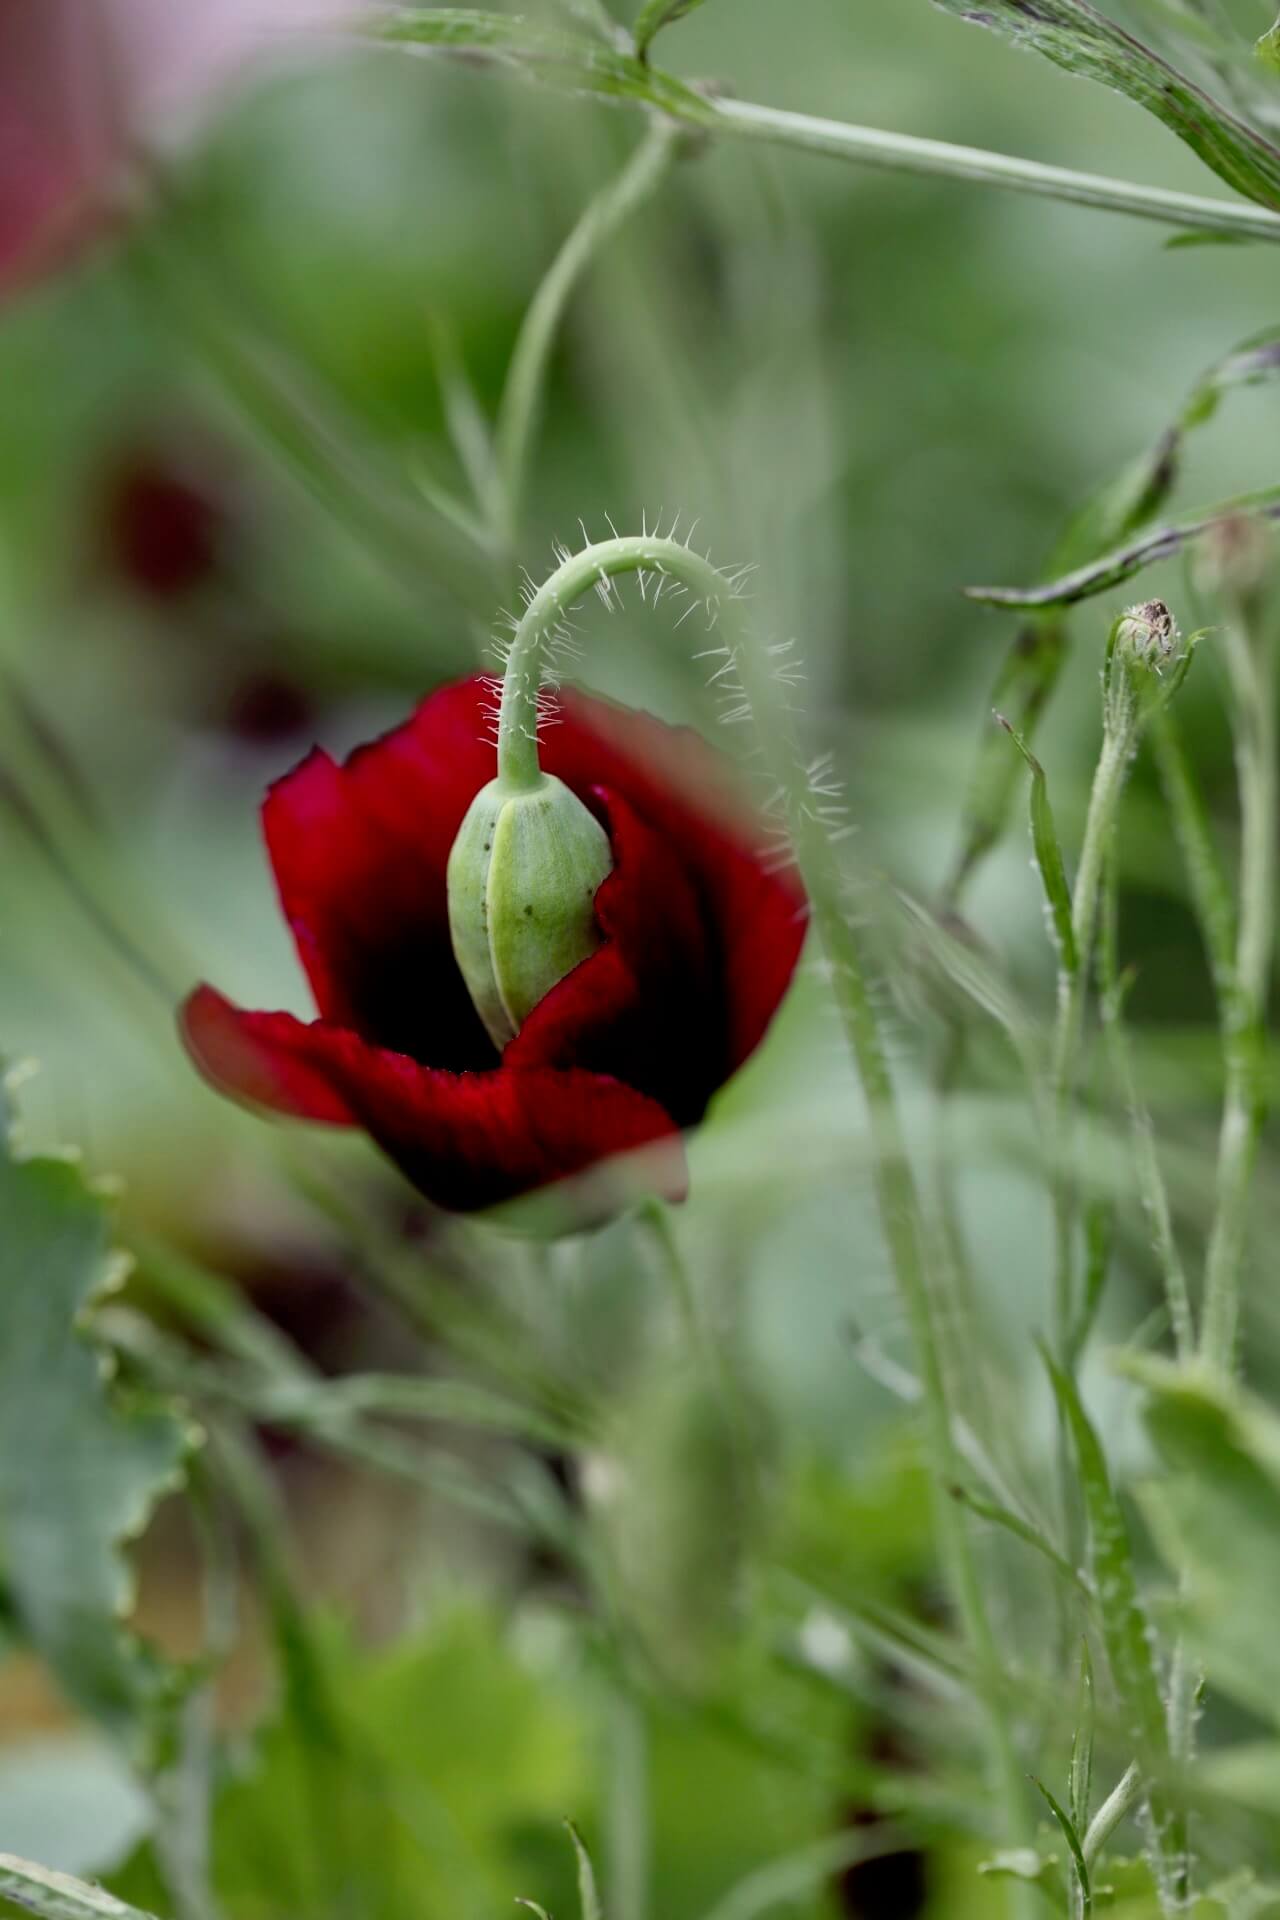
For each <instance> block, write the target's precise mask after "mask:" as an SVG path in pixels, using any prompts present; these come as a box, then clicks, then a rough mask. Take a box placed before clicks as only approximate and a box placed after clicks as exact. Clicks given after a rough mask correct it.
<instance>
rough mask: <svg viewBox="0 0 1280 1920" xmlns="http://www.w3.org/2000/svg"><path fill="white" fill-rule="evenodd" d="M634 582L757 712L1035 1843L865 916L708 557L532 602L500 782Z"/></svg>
mask: <svg viewBox="0 0 1280 1920" xmlns="http://www.w3.org/2000/svg"><path fill="white" fill-rule="evenodd" d="M626 573H652V574H655V575H659V576H662V575H667V576H670V577H671V578H672V579H674V580H675V581H676V582H677V585H678V587H679V588H682V589H683V590H684V591H685V592H686V593H687V594H689V595H691V596H692V598H693V600H694V602H695V604H697V603H701V605H702V607H703V609H704V610H705V616H706V625H707V626H708V627H711V628H715V627H717V626H722V627H723V628H724V629H726V630H725V631H723V632H722V639H723V643H724V646H723V650H724V654H725V658H726V662H727V663H729V664H731V665H732V666H733V667H734V668H736V670H737V673H738V676H739V679H740V682H741V687H742V692H743V696H744V700H745V703H746V706H747V708H748V710H749V711H750V712H751V713H752V714H753V715H754V716H755V717H756V720H757V731H758V734H759V738H760V744H761V747H762V749H763V751H764V753H765V756H766V760H767V763H768V769H769V773H770V776H771V777H772V778H774V779H775V780H776V781H777V784H778V789H779V795H780V798H781V800H782V802H783V803H784V805H785V808H786V814H787V820H788V825H789V828H790V831H791V835H792V840H793V844H794V848H795V854H796V860H797V863H798V865H799V868H800V873H801V877H802V878H803V880H804V883H805V886H806V888H807V890H808V894H809V899H810V902H811V906H812V911H813V918H814V922H815V926H816V928H817V932H818V934H819V937H820V939H821V942H822V945H823V948H824V950H825V953H826V957H827V961H828V964H829V966H830V969H831V976H832V983H833V991H834V994H835V998H836V1003H837V1006H838V1008H839V1012H840V1016H841V1020H842V1022H843V1025H844V1029H845V1034H846V1037H847V1039H848V1042H849V1046H850V1050H851V1052H852V1054H853V1057H854V1062H855V1065H856V1067H857V1070H858V1075H859V1078H860V1080H861V1082H862V1088H863V1093H864V1095H865V1098H866V1102H867V1109H868V1118H869V1123H870V1127H871V1136H872V1157H873V1167H874V1179H875V1188H876V1196H877V1200H878V1203H879V1211H880V1219H881V1225H882V1228H883V1231H884V1236H885V1240H886V1243H887V1245H888V1249H889V1256H890V1260H891V1263H892V1266H893V1270H894V1276H895V1279H896V1282H897V1286H898V1290H899V1293H900V1295H901V1298H902V1302H903V1306H904V1309H905V1312H906V1316H907V1320H908V1324H909V1326H910V1330H911V1336H912V1341H913V1344H914V1347H915V1351H916V1361H917V1366H918V1369H919V1376H920V1383H921V1389H922V1410H923V1415H924V1423H925V1436H926V1443H927V1446H928V1450H929V1456H930V1464H931V1466H932V1470H933V1471H932V1478H933V1483H934V1486H935V1489H936V1490H937V1495H938V1499H937V1523H938V1529H939V1538H940V1545H941V1549H942V1553H943V1557H944V1560H945V1563H946V1565H947V1569H948V1573H949V1576H950V1580H951V1584H952V1589H953V1592H954V1594H955V1599H956V1604H957V1607H958V1609H959V1612H960V1616H961V1619H962V1620H963V1623H964V1627H965V1632H966V1637H967V1639H968V1641H969V1644H970V1647H971V1648H972V1651H973V1655H974V1660H975V1663H976V1665H977V1668H978V1672H979V1675H980V1680H981V1684H982V1692H983V1696H984V1701H985V1704H986V1707H987V1715H988V1720H987V1733H988V1744H989V1748H990V1755H991V1762H992V1767H993V1773H994V1775H995V1777H996V1781H997V1784H998V1785H999V1787H1000V1790H1001V1793H1002V1796H1003V1799H1004V1802H1005V1805H1006V1808H1007V1810H1008V1817H1009V1820H1010V1823H1011V1827H1012V1830H1013V1833H1014V1836H1015V1837H1021V1836H1024V1835H1025V1831H1026V1805H1025V1793H1024V1786H1023V1771H1022V1767H1021V1763H1020V1761H1019V1757H1018V1753H1017V1748H1016V1745H1015V1742H1014V1739H1013V1734H1012V1730H1011V1727H1010V1724H1009V1720H1008V1716H1007V1712H1006V1705H1005V1700H1004V1688H1003V1683H1002V1675H1001V1659H1000V1654H999V1650H998V1648H997V1645H996V1640H995V1635H994V1632H993V1630H992V1626H991V1621H990V1617H989V1615H988V1612H987V1603H986V1595H985V1592H984V1589H983V1584H982V1580H981V1577H980V1574H979V1570H978V1565H977V1561H976V1558H975V1556H974V1552H973V1547H972V1542H971V1540H970V1537H969V1532H968V1528H967V1525H966V1522H965V1518H964V1515H963V1513H962V1512H961V1511H960V1509H959V1507H958V1505H957V1503H956V1502H955V1501H954V1500H952V1499H951V1498H950V1497H949V1493H948V1489H949V1488H951V1487H952V1486H954V1485H955V1484H956V1483H957V1481H958V1480H959V1479H961V1478H962V1475H961V1472H960V1459H959V1455H958V1453H957V1450H956V1444H955V1438H954V1431H953V1425H952V1418H951V1409H950V1406H949V1404H948V1397H947V1389H946V1377H945V1372H944V1368H943V1360H942V1353H941V1348H940V1343H939V1339H938V1333H937V1326H936V1320H935V1314H934V1310H933V1302H932V1299H931V1295H930V1287H929V1278H928V1270H927V1262H926V1242H925V1233H924V1225H923V1219H922V1214H921V1208H920V1201H919V1196H918V1194H917V1190H916V1184H915V1179H914V1176H913V1173H912V1170H911V1166H910V1162H909V1159H908V1155H907V1150H906V1141H905V1138H904V1135H903V1132H902V1122H901V1117H900V1115H899V1112H898V1105H897V1099H896V1095H895V1090H894V1085H893V1079H892V1075H891V1073H890V1070H889V1061H888V1056H887V1053H886V1050H885V1045H884V1040H883V1036H882V1034H881V1031H880V1021H879V1016H878V1014H877V1012H876V1009H875V1003H874V1000H873V997H872V992H871V987H870V982H869V978H868V969H867V966H866V962H865V960H864V958H863V954H862V950H861V946H860V942H859V939H858V935H857V931H856V915H855V914H852V913H850V912H849V911H848V908H847V903H846V902H845V901H844V899H843V898H842V897H841V891H840V887H839V883H838V879H837V876H836V874H835V871H834V865H833V862H832V859H831V848H830V841H829V839H828V835H827V829H826V826H825V824H824V822H823V820H822V818H821V816H820V814H819V812H818V809H817V807H816V806H815V802H814V796H813V793H812V791H811V788H810V785H809V780H808V777H807V774H806V771H805V768H804V766H803V763H802V760H801V757H800V756H799V754H798V753H797V751H796V750H795V747H794V743H793V742H791V741H790V739H789V737H788V736H789V727H788V725H787V721H786V718H785V715H782V714H779V713H778V712H777V711H776V708H777V705H778V700H777V689H776V686H775V684H774V681H773V678H772V674H771V672H770V671H769V668H768V665H767V662H766V661H764V660H762V658H761V655H762V652H763V650H762V649H759V648H757V647H756V646H754V645H752V644H749V643H748V642H746V641H745V639H744V637H743V635H742V634H741V632H740V631H738V630H737V629H736V628H735V627H734V626H733V625H732V611H733V604H734V596H733V589H732V583H731V582H730V581H728V580H726V578H725V577H724V576H723V575H721V574H720V573H719V572H718V571H717V570H716V568H715V567H714V566H712V564H711V562H710V561H709V560H706V559H704V558H703V557H702V556H701V555H700V554H697V553H695V552H693V551H692V549H690V548H689V547H686V546H683V545H681V544H680V542H679V541H677V540H674V539H671V538H666V539H663V538H660V537H658V536H657V535H638V536H631V537H629V538H621V539H614V540H605V541H601V542H599V543H598V544H596V545H593V546H588V547H586V548H584V549H583V550H582V552H580V553H577V554H573V555H570V556H568V557H567V558H566V559H565V560H564V561H563V562H562V564H561V565H560V566H559V567H558V568H557V569H556V571H555V572H554V573H553V574H552V575H551V576H550V577H549V578H548V579H547V580H546V581H545V582H544V583H543V585H542V586H541V587H540V588H539V590H538V591H537V593H536V594H534V596H533V598H532V599H531V600H530V602H529V605H528V607H527V608H526V609H525V613H524V617H523V619H522V620H521V621H520V623H519V626H518V628H517V630H516V635H515V639H514V641H513V642H512V646H511V652H510V655H509V658H508V663H507V672H506V678H505V680H504V683H503V691H502V705H501V710H500V714H499V722H498V777H499V779H501V780H504V781H507V782H509V783H510V784H511V785H513V786H514V787H517V788H525V789H527V788H528V787H529V786H530V785H532V784H536V782H537V780H538V779H539V778H540V777H541V775H540V772H539V767H538V749H537V699H538V690H539V686H540V684H541V679H542V671H543V655H544V650H545V646H546V642H547V639H548V636H550V635H551V634H553V633H554V631H555V629H556V626H557V624H558V623H559V622H560V620H561V619H562V618H563V616H564V615H565V614H566V613H567V612H569V611H570V610H571V608H572V607H573V606H574V605H575V604H576V603H577V601H579V600H580V599H581V598H582V596H583V595H584V594H585V593H587V592H588V591H589V590H591V589H593V588H597V587H598V588H599V590H600V593H601V597H602V598H605V597H606V596H607V594H608V582H609V580H610V579H612V578H613V577H614V576H616V575H619V574H626Z"/></svg>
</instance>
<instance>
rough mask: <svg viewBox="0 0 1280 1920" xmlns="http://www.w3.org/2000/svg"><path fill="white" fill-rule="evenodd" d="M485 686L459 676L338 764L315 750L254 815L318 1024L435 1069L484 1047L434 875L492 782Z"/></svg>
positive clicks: (479, 1056)
mask: <svg viewBox="0 0 1280 1920" xmlns="http://www.w3.org/2000/svg"><path fill="white" fill-rule="evenodd" d="M491 701H492V694H491V691H490V689H488V688H487V687H486V685H485V684H484V683H483V682H482V681H480V680H465V681H460V682H459V683H457V684H456V685H454V686H450V687H444V688H442V689H441V690H440V692H439V693H436V694H433V695H432V696H431V697H430V699H428V700H425V701H423V703H422V705H421V706H420V707H419V708H418V710H417V712H416V713H415V714H414V715H413V717H412V719H411V720H409V721H408V722H406V724H405V725H403V726H401V727H397V728H395V729H394V731H393V732H391V733H388V734H385V735H383V737H382V738H381V739H379V740H374V741H372V742H370V744H369V745H368V746H364V747H360V748H358V749H357V750H356V752H355V753H353V754H352V755H351V757H350V759H349V760H347V761H346V763H345V764H343V765H341V766H340V765H338V764H337V763H336V762H334V761H333V760H331V759H330V758H329V756H328V755H327V754H325V753H321V752H318V751H317V752H314V753H311V754H309V755H308V756H307V758H306V759H305V760H304V761H303V762H302V764H301V765H300V766H298V767H295V768H294V770H293V771H292V773H288V774H286V775H285V777H284V778H283V779H282V780H279V781H277V782H276V784H275V786H273V787H272V789H271V791H270V793H269V794H268V796H267V799H266V803H265V805H264V806H263V810H262V820H263V830H264V832H265V834H266V840H267V848H268V851H269V853H270V855H271V864H272V866H273V868H274V870H275V876H276V885H277V887H278V888H279V892H280V901H281V905H282V906H283V908H284V912H285V916H286V918H287V919H288V922H289V925H290V927H291V928H292V930H293V936H294V939H295V941H296V943H297V948H298V954H299V957H300V959H301V961H302V964H303V966H304V967H305V969H306V972H307V977H308V979H309V980H310V982H311V989H312V992H313V993H314V994H315V997H316V1005H317V1007H318V1008H319V1011H320V1013H321V1015H322V1016H323V1017H324V1018H325V1019H326V1020H332V1021H335V1022H337V1023H338V1024H339V1025H342V1026H346V1027H351V1028H352V1029H353V1030H354V1031H355V1032H357V1033H360V1034H362V1035H363V1036H364V1037H365V1039H367V1040H371V1041H373V1042H374V1043H375V1044H376V1045H379V1046H384V1047H390V1048H393V1049H394V1050H395V1051H396V1052H398V1053H407V1054H411V1055H412V1056H413V1058H414V1059H415V1060H422V1061H425V1062H427V1063H428V1064H430V1065H431V1066H435V1067H445V1068H448V1069H451V1070H462V1069H464V1068H468V1067H483V1066H489V1065H492V1064H493V1062H494V1051H493V1047H492V1045H491V1043H490V1041H489V1038H488V1035H487V1034H486V1033H485V1031H484V1028H483V1026H482V1025H481V1022H480V1019H479V1016H478V1015H477V1013H476V1011H475V1008H474V1006H473V1005H472V1001H471V996H470V994H469V993H468V992H467V989H466V987H465V985H464V984H463V981H462V977H461V975H460V974H459V972H458V968H457V965H456V963H455V961H454V958H453V948H452V946H451V944H450V940H449V915H448V901H447V897H446V892H445V869H446V866H447V864H448V859H449V850H450V848H451V847H452V845H453V842H454V838H455V836H456V834H457V831H458V828H459V827H460V826H461V824H462V817H463V815H464V814H465V812H466V810H467V808H468V806H469V805H470V804H471V801H472V799H473V798H474V796H475V794H476V793H477V792H478V791H479V789H480V788H481V787H482V786H483V785H484V784H485V782H486V781H488V780H490V779H492V777H493V773H494V749H493V745H492V742H491V740H490V739H489V738H488V737H487V728H488V723H487V718H486V711H485V709H486V706H487V705H488V704H491Z"/></svg>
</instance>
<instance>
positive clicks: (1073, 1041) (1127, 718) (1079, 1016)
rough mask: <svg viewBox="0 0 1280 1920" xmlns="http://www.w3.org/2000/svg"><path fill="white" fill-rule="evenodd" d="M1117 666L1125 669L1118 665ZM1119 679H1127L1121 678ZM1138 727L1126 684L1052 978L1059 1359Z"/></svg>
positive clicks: (1066, 1335) (1067, 1337)
mask: <svg viewBox="0 0 1280 1920" xmlns="http://www.w3.org/2000/svg"><path fill="white" fill-rule="evenodd" d="M1116 671H1117V674H1123V673H1124V669H1123V668H1122V667H1117V669H1116ZM1125 678H1126V681H1127V675H1125ZM1138 726H1139V713H1138V704H1137V700H1136V697H1135V696H1134V694H1133V689H1132V687H1131V686H1129V688H1128V695H1127V697H1125V698H1122V699H1121V700H1119V701H1117V703H1116V711H1115V713H1114V715H1113V716H1112V717H1111V718H1110V719H1109V720H1108V724H1107V726H1106V729H1105V731H1104V733H1103V739H1102V752H1101V754H1100V755H1099V758H1098V765H1097V769H1096V771H1095V773H1094V777H1093V786H1092V788H1091V790H1090V794H1089V810H1088V813H1087V815H1086V818H1085V829H1084V840H1083V843H1082V845H1081V849H1080V865H1079V868H1078V870H1077V872H1076V882H1075V886H1074V888H1073V889H1072V894H1071V925H1072V932H1073V934H1074V939H1075V966H1074V967H1071V968H1068V967H1065V966H1064V967H1062V968H1061V969H1060V971H1059V975H1058V1015H1057V1021H1056V1024H1055V1027H1054V1035H1053V1046H1052V1051H1051V1055H1050V1068H1049V1093H1050V1104H1051V1114H1052V1123H1051V1124H1052V1128H1053V1153H1052V1167H1053V1218H1054V1283H1053V1325H1054V1341H1055V1348H1056V1351H1057V1353H1058V1354H1059V1356H1060V1357H1064V1358H1069V1354H1070V1344H1071V1324H1072V1316H1073V1312H1074V1306H1075V1302H1074V1299H1073V1292H1074V1289H1073V1284H1072V1283H1073V1277H1074V1265H1075V1261H1074V1245H1073V1242H1074V1228H1075V1200H1074V1190H1073V1183H1072V1181H1071V1179H1070V1177H1069V1173H1068V1166H1067V1161H1068V1157H1069V1152H1070V1136H1071V1115H1072V1109H1073V1107H1074V1103H1075V1093H1076V1086H1077V1082H1078V1079H1079V1068H1080V1050H1081V1040H1082V1037H1083V1032H1084V1009H1085V1000H1086V997H1087V994H1088V987H1089V978H1090V973H1091V968H1092V959H1093V953H1094V945H1095V942H1096V939H1097V932H1098V910H1099V905H1100V901H1101V891H1102V876H1103V870H1104V867H1105V864H1106V859H1107V851H1108V848H1109V846H1110V843H1111V836H1112V833H1113V831H1114V829H1115V821H1116V810H1117V808H1118V806H1119V803H1120V794H1121V791H1122V790H1123V787H1124V781H1125V774H1126V773H1127V771H1128V766H1129V760H1130V757H1131V755H1132V753H1133V749H1134V746H1135V744H1136V741H1137V735H1138Z"/></svg>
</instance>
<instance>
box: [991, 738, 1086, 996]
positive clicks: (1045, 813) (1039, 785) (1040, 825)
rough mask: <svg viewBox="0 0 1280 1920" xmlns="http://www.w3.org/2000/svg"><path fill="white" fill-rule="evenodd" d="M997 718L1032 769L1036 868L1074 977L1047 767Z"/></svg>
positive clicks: (1066, 891)
mask: <svg viewBox="0 0 1280 1920" xmlns="http://www.w3.org/2000/svg"><path fill="white" fill-rule="evenodd" d="M996 719H997V720H998V721H999V723H1000V725H1001V726H1002V727H1003V728H1004V730H1005V732H1006V733H1007V734H1008V736H1009V738H1010V739H1011V740H1012V741H1013V744H1014V746H1015V747H1016V748H1017V749H1018V752H1019V753H1020V754H1021V755H1022V757H1023V759H1024V760H1025V761H1026V763H1027V766H1028V767H1029V768H1030V770H1031V844H1032V846H1033V847H1034V848H1035V855H1036V865H1037V867H1038V868H1039V869H1040V880H1041V884H1042V885H1043V887H1044V894H1045V899H1046V901H1047V902H1048V905H1049V912H1050V915H1051V917H1052V921H1053V931H1054V937H1055V940H1056V942H1057V947H1058V956H1059V959H1060V961H1061V963H1062V969H1063V972H1064V973H1068V974H1073V973H1075V971H1076V969H1077V967H1078V966H1079V964H1080V961H1079V956H1078V954H1077V952H1076V935H1075V928H1074V926H1073V924H1072V918H1071V889H1070V887H1069V886H1068V884H1067V869H1066V864H1065V862H1064V861H1063V858H1062V847H1061V845H1060V844H1059V841H1058V829H1057V827H1056V825H1055V824H1054V818H1053V807H1052V806H1051V804H1050V801H1049V782H1048V780H1047V779H1046V778H1045V771H1044V768H1043V767H1042V766H1041V765H1040V762H1039V761H1038V760H1037V759H1036V757H1035V755H1034V753H1032V751H1031V749H1030V747H1029V746H1028V745H1027V743H1026V741H1025V740H1024V739H1023V738H1022V735H1021V734H1020V733H1019V732H1018V730H1017V728H1016V727H1013V726H1011V725H1010V724H1009V722H1008V721H1007V720H1006V719H1005V717H1004V715H1003V714H1000V713H998V714H997V715H996Z"/></svg>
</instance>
